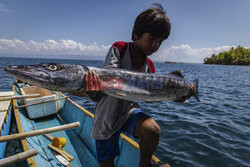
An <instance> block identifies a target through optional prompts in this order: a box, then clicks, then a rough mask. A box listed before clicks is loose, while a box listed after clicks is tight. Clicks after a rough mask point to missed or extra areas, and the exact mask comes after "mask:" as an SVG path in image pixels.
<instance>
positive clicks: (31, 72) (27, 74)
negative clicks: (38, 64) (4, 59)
mask: <svg viewBox="0 0 250 167" xmlns="http://www.w3.org/2000/svg"><path fill="white" fill-rule="evenodd" d="M4 71H5V72H6V73H8V74H10V75H12V76H13V77H15V78H16V79H19V80H22V81H24V82H27V83H29V82H32V83H33V82H35V81H38V82H41V81H42V82H45V81H46V78H48V76H49V75H48V74H46V73H45V72H42V71H39V70H37V69H36V70H35V69H34V68H32V67H31V66H30V67H29V66H24V65H17V66H6V67H4ZM41 72H42V73H41ZM41 76H43V77H41Z"/></svg>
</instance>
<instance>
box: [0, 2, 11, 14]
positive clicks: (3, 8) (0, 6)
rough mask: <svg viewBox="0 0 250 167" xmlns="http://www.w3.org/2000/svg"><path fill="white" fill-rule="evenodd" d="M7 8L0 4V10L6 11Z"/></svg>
mask: <svg viewBox="0 0 250 167" xmlns="http://www.w3.org/2000/svg"><path fill="white" fill-rule="evenodd" d="M8 11H9V9H7V8H6V7H5V6H4V5H2V4H0V12H8Z"/></svg>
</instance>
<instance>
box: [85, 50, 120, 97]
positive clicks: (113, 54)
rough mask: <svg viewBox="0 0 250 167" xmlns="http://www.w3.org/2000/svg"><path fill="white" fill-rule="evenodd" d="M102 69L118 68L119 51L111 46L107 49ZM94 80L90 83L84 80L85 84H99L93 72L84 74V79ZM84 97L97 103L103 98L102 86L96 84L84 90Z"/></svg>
mask: <svg viewBox="0 0 250 167" xmlns="http://www.w3.org/2000/svg"><path fill="white" fill-rule="evenodd" d="M104 67H105V68H119V67H120V54H119V50H118V49H117V48H116V47H115V46H112V47H111V48H110V49H109V52H108V54H107V56H106V58H105V62H104ZM88 77H90V78H94V79H95V80H94V81H93V80H92V81H90V80H86V81H85V82H86V84H88V85H90V84H92V85H94V84H96V83H101V82H100V81H99V80H100V79H99V77H98V76H97V75H96V74H95V73H94V72H93V71H91V72H90V73H87V74H86V78H88ZM85 91H86V95H87V96H88V97H89V98H90V99H91V100H92V101H95V102H98V101H100V100H101V99H102V97H103V96H104V95H103V93H102V85H100V84H97V85H95V86H94V88H93V89H92V88H89V87H87V88H86V90H85Z"/></svg>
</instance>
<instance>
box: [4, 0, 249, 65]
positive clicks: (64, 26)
mask: <svg viewBox="0 0 250 167" xmlns="http://www.w3.org/2000/svg"><path fill="white" fill-rule="evenodd" d="M153 2H158V3H160V4H162V6H163V7H164V9H165V11H166V15H167V16H168V17H169V19H170V22H171V26H172V27H171V33H170V36H169V38H168V39H166V40H165V41H164V42H163V43H162V45H161V47H160V49H159V50H158V52H156V53H154V54H153V55H151V56H150V57H151V59H152V60H154V61H176V62H189V63H202V62H203V59H204V58H205V57H210V56H211V55H212V54H213V53H215V54H218V53H219V52H222V51H225V50H229V49H230V48H231V47H232V46H238V45H241V46H243V47H250V40H249V39H250V21H249V17H250V10H249V8H250V0H158V1H156V0H155V1H153V0H126V1H124V0H123V1H121V0H105V1H101V0H99V1H97V0H35V1H34V0H22V1H20V0H0V57H1V56H15V57H18V56H19V57H26V56H29V57H34V58H39V57H48V58H58V57H60V58H69V59H70V58H72V57H74V58H77V59H86V58H87V59H104V58H105V55H106V54H107V52H108V49H109V48H110V46H111V45H112V44H113V43H114V42H115V41H127V42H130V41H131V32H132V29H133V25H134V21H135V18H136V16H137V15H138V14H140V13H141V12H142V11H144V10H146V9H148V8H150V7H152V3H153Z"/></svg>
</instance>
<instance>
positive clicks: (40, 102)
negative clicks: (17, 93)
mask: <svg viewBox="0 0 250 167" xmlns="http://www.w3.org/2000/svg"><path fill="white" fill-rule="evenodd" d="M65 98H66V97H60V98H56V99H53V100H43V101H39V102H35V103H31V104H25V105H22V106H16V107H17V108H23V107H28V106H33V105H37V104H42V103H47V102H51V101H56V100H62V99H65Z"/></svg>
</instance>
